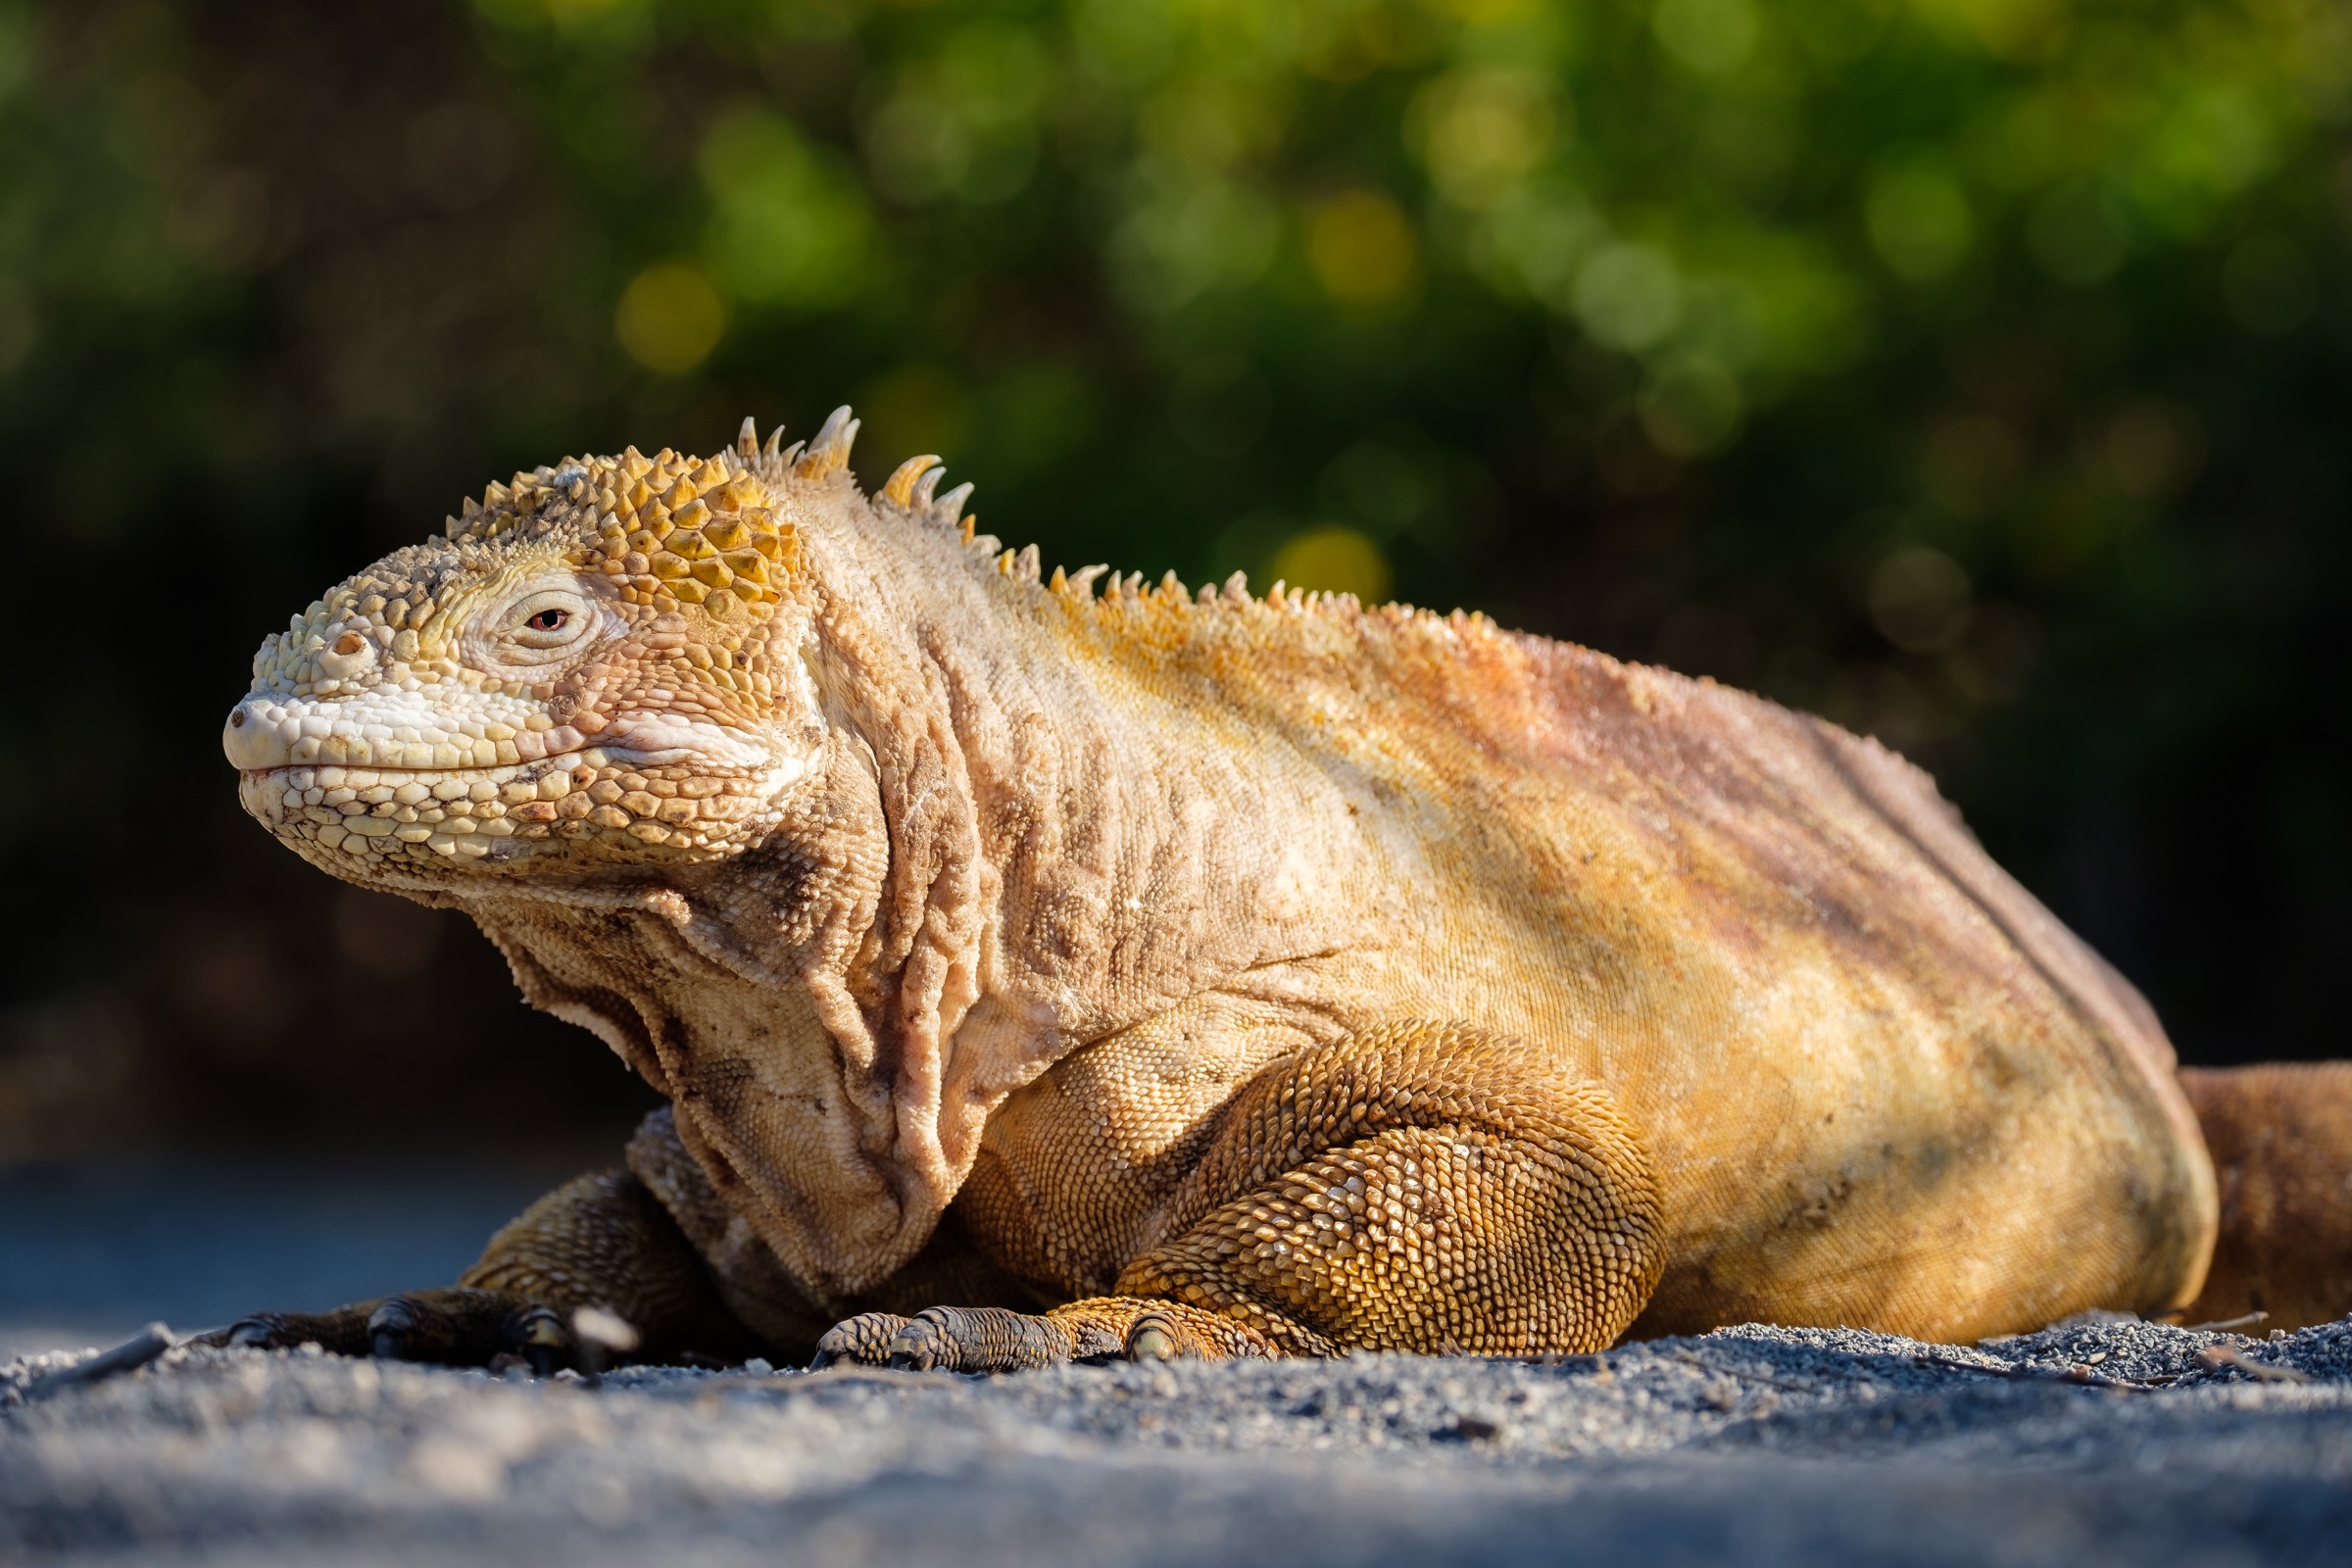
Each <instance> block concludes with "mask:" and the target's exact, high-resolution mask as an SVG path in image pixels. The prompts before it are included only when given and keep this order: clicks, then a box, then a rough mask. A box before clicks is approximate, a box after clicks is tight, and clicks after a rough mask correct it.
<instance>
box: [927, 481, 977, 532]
mask: <svg viewBox="0 0 2352 1568" xmlns="http://www.w3.org/2000/svg"><path fill="white" fill-rule="evenodd" d="M971 499H972V482H971V481H970V480H969V479H966V480H965V481H964V482H963V483H961V484H959V485H957V486H956V488H955V489H953V490H951V491H949V492H948V493H947V494H946V495H944V496H941V497H940V498H939V499H938V500H937V501H934V502H932V503H931V515H933V516H934V517H937V518H938V519H939V520H940V521H942V522H949V523H952V522H955V521H956V519H957V518H959V517H961V516H962V515H963V504H964V503H965V502H966V501H969V500H971Z"/></svg>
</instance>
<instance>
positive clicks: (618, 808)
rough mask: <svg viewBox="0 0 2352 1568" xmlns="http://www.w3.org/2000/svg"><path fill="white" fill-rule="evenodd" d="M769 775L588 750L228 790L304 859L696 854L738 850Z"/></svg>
mask: <svg viewBox="0 0 2352 1568" xmlns="http://www.w3.org/2000/svg"><path fill="white" fill-rule="evenodd" d="M774 783H775V781H774V780H772V779H767V778H762V777H760V776H759V775H757V774H752V773H746V772H737V771H731V770H730V771H713V770H711V767H710V766H709V764H707V763H704V762H699V761H697V762H670V763H666V764H657V763H653V762H649V761H646V760H642V759H639V758H635V757H631V756H628V755H626V754H615V753H613V752H611V751H608V750H607V749H605V748H602V747H589V748H586V749H584V750H581V751H578V752H573V753H568V754H566V755H564V756H563V757H553V758H546V759H543V760H538V761H532V762H518V763H502V764H498V765H496V766H491V767H483V768H448V769H439V768H405V767H372V766H364V765H345V764H340V763H333V762H325V763H303V762H297V763H288V764H283V765H280V766H276V767H269V768H248V769H244V770H242V771H241V772H240V774H239V776H238V797H239V799H240V800H241V801H242V802H243V804H244V807H245V809H246V810H248V811H250V812H251V813H252V814H253V815H254V816H255V817H256V818H258V819H259V820H260V821H261V823H262V824H263V825H264V826H265V827H267V828H269V829H270V831H271V832H273V833H275V834H277V835H278V836H279V837H280V838H282V839H284V840H286V841H287V842H288V843H289V844H291V845H292V846H293V847H295V848H296V849H299V850H303V851H305V852H306V853H309V852H317V854H315V855H314V858H318V856H319V855H324V854H331V855H334V856H342V857H353V858H358V859H360V860H363V861H364V860H367V859H371V858H382V857H391V858H396V859H402V860H408V861H411V862H416V863H432V862H435V861H439V862H443V863H448V862H455V861H482V860H490V861H498V862H503V861H507V860H512V859H514V858H516V857H518V856H521V855H524V854H527V853H528V852H529V851H530V850H531V849H533V848H535V847H536V846H538V845H541V844H545V843H549V842H551V841H563V842H564V843H565V844H567V845H576V844H580V843H582V842H583V841H586V842H589V843H601V844H602V845H603V847H605V848H606V849H609V850H614V851H622V852H627V853H629V854H631V855H636V854H642V853H643V852H647V851H654V852H658V853H661V854H662V855H675V854H678V853H685V854H687V855H689V856H694V857H698V858H700V857H707V856H710V855H713V854H729V853H733V852H734V851H735V850H737V849H740V848H742V847H744V843H745V840H746V837H747V834H749V833H752V832H755V831H756V829H755V828H754V825H753V824H754V822H755V820H756V819H757V818H758V817H759V816H760V808H761V807H762V806H763V805H764V804H765V802H766V800H767V798H768V796H769V794H770V793H771V791H772V788H773V785H774ZM338 868H340V867H338Z"/></svg>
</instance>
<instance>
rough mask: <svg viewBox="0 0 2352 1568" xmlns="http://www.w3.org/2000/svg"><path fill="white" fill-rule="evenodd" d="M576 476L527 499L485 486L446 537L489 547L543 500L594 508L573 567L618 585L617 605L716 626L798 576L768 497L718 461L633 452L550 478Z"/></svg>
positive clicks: (788, 531) (792, 550) (795, 550)
mask: <svg viewBox="0 0 2352 1568" xmlns="http://www.w3.org/2000/svg"><path fill="white" fill-rule="evenodd" d="M575 469H576V470H578V471H579V473H580V474H581V477H580V478H578V479H575V480H573V481H572V482H571V483H570V484H569V485H567V486H565V487H564V490H563V491H561V492H555V491H541V492H537V493H534V491H533V490H532V489H531V488H529V486H530V485H531V484H532V483H534V482H535V481H531V480H530V479H529V478H528V476H524V475H517V476H516V479H517V482H516V486H515V489H513V490H510V489H508V488H507V487H506V486H504V485H498V484H493V485H491V486H490V487H489V488H488V489H487V490H485V491H484V492H483V495H482V506H481V507H480V508H479V509H478V510H477V509H475V508H473V507H470V506H469V507H468V508H467V509H466V510H467V514H468V515H467V516H466V518H465V520H464V521H463V522H457V523H455V525H454V526H453V529H452V531H451V535H450V537H451V539H452V541H453V542H455V541H458V540H484V541H487V540H491V539H495V538H497V537H498V536H499V535H501V534H502V533H505V532H507V531H508V530H510V529H512V528H514V527H515V526H517V525H518V524H519V523H521V522H522V521H523V519H524V518H525V517H526V516H529V515H533V514H534V513H536V512H537V511H538V510H539V508H540V507H542V506H544V505H545V504H546V503H547V502H548V501H549V500H551V499H554V498H556V497H558V496H570V497H574V498H576V499H577V500H578V501H579V504H580V505H581V506H583V507H593V509H594V513H595V523H594V529H595V531H594V534H593V536H592V537H591V538H589V539H588V540H587V541H586V543H585V545H584V547H583V550H582V554H581V557H580V564H581V565H582V566H584V567H586V568H588V569H590V570H599V571H602V572H603V573H604V574H605V575H606V576H608V577H612V578H614V579H617V582H618V586H619V589H620V597H621V599H622V601H623V602H624V603H627V604H632V605H642V606H645V607H647V608H650V609H653V610H657V611H674V610H676V609H678V608H679V607H680V606H682V605H700V606H702V607H703V609H704V611H705V612H706V613H709V614H711V616H713V617H715V618H718V619H722V620H723V619H725V618H727V617H728V616H729V615H730V614H731V613H733V612H734V610H735V608H736V607H738V606H746V607H748V606H760V605H773V604H776V603H777V602H779V600H781V598H782V597H783V595H782V593H781V591H780V590H781V588H782V587H783V585H784V584H785V583H786V582H787V581H788V580H789V579H790V577H791V576H792V574H793V572H794V571H795V570H796V569H797V567H798V565H799V560H800V550H799V538H798V536H797V534H796V533H795V531H794V530H793V528H792V525H791V524H789V523H786V522H781V521H779V520H778V519H777V517H776V515H775V513H774V512H773V511H772V510H771V509H770V508H769V507H768V505H767V501H768V496H767V491H766V489H765V488H764V487H763V486H762V485H761V484H760V482H759V481H758V480H757V479H755V478H753V477H752V476H750V475H749V474H745V473H741V472H738V471H736V470H735V469H734V468H732V467H730V466H728V464H727V462H726V461H725V460H724V459H722V458H704V459H700V460H697V459H694V458H689V457H683V456H681V455H679V454H678V453H675V452H672V451H669V450H667V449H664V450H663V451H662V453H661V454H660V455H659V456H657V457H651V458H649V457H646V456H645V455H644V454H643V453H641V452H639V451H638V450H637V449H636V448H635V447H631V448H629V449H628V450H627V451H626V452H624V453H623V454H621V456H619V457H617V458H593V459H588V460H584V461H583V460H579V459H566V460H565V461H564V465H563V466H561V467H559V468H558V469H557V470H556V472H557V473H558V474H559V475H561V474H563V473H564V472H566V471H569V470H575Z"/></svg>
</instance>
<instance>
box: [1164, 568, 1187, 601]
mask: <svg viewBox="0 0 2352 1568" xmlns="http://www.w3.org/2000/svg"><path fill="white" fill-rule="evenodd" d="M1159 591H1160V592H1161V593H1163V594H1165V595H1167V597H1168V598H1169V600H1170V601H1175V600H1179V599H1182V598H1183V597H1184V579H1183V578H1181V577H1179V576H1177V575H1176V568H1175V567H1173V566H1170V567H1169V568H1168V571H1167V575H1166V576H1164V577H1162V578H1160V579H1159Z"/></svg>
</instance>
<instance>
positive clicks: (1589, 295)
mask: <svg viewBox="0 0 2352 1568" xmlns="http://www.w3.org/2000/svg"><path fill="white" fill-rule="evenodd" d="M1575 301H1576V317H1577V319H1578V320H1579V321H1581V322H1583V323H1584V327H1585V330H1586V331H1588V332H1590V333H1592V334H1593V338H1594V340H1595V341H1597V342H1599V343H1601V344H1603V345H1605V346H1607V347H1609V348H1613V349H1624V350H1627V351H1634V350H1640V349H1645V348H1648V347H1649V346H1650V345H1651V344H1653V343H1656V342H1658V341H1659V340H1661V339H1663V338H1664V337H1665V336H1666V334H1667V333H1669V332H1671V331H1673V330H1674V328H1675V325H1676V323H1677V322H1679V321H1680V320H1681V319H1682V315H1683V291H1682V279H1681V277H1680V276H1679V275H1678V274H1677V273H1676V271H1675V268H1674V262H1673V261H1672V259H1670V258H1669V257H1668V256H1667V255H1666V253H1665V252H1664V251H1661V250H1659V249H1658V248H1657V247H1655V246H1654V245H1640V244H1617V245H1609V246H1605V247H1603V248H1602V249H1601V250H1600V251H1599V252H1598V253H1596V254H1595V255H1594V256H1593V259H1592V260H1591V261H1589V262H1587V263H1586V264H1585V266H1584V269H1583V270H1581V271H1580V272H1578V273H1577V277H1576V291H1575Z"/></svg>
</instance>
